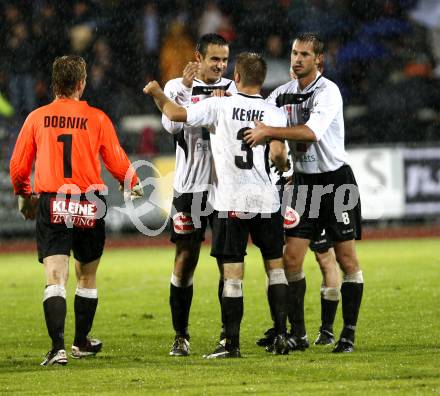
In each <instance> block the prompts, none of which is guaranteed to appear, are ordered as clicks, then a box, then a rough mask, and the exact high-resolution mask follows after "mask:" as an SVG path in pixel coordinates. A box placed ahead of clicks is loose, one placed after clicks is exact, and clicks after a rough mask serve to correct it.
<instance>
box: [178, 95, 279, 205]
mask: <svg viewBox="0 0 440 396" xmlns="http://www.w3.org/2000/svg"><path fill="white" fill-rule="evenodd" d="M187 112H188V118H187V124H188V125H191V126H193V127H195V126H198V127H206V128H208V130H209V131H210V132H211V149H212V155H213V158H214V163H213V175H212V184H213V188H212V190H211V191H210V196H209V201H210V203H211V205H212V206H213V208H214V209H215V210H218V211H237V212H250V213H274V212H276V211H277V210H278V209H279V207H280V203H279V197H278V193H277V189H276V187H275V186H274V184H273V183H272V182H271V179H270V176H269V174H270V170H269V163H268V155H267V154H268V150H269V146H268V145H258V146H257V147H254V148H250V147H249V146H248V145H247V144H245V142H244V141H243V137H244V132H245V131H246V130H248V129H250V128H254V127H255V124H254V122H253V120H259V121H262V122H264V123H265V124H267V125H270V126H280V127H282V126H286V125H287V120H286V116H285V115H284V112H283V111H282V110H281V109H278V108H277V107H276V106H273V105H270V104H269V103H267V102H265V101H264V100H263V98H262V97H261V96H260V95H252V96H250V95H245V94H243V93H240V92H239V93H238V94H236V95H233V96H230V97H222V98H219V97H216V98H209V99H206V100H204V101H202V102H200V103H197V104H195V105H194V106H189V107H188V108H187Z"/></svg>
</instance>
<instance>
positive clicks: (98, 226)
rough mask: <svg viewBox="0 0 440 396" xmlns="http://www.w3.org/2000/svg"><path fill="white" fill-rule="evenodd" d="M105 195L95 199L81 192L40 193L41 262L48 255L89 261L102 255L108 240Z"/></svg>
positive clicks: (37, 230)
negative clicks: (62, 195) (58, 194)
mask: <svg viewBox="0 0 440 396" xmlns="http://www.w3.org/2000/svg"><path fill="white" fill-rule="evenodd" d="M106 210H107V207H106V202H105V199H104V197H103V196H101V195H96V196H95V198H94V199H93V200H92V199H90V200H87V199H86V197H85V196H84V195H83V194H81V196H78V195H77V196H65V197H60V196H58V197H57V194H52V193H43V194H41V195H40V200H39V204H38V212H37V224H36V234H37V249H38V260H39V261H40V263H42V262H43V259H44V258H45V257H48V256H53V255H55V254H62V255H67V256H70V251H71V250H72V251H73V256H74V257H75V259H77V260H78V261H80V262H81V263H89V262H91V261H93V260H96V259H98V258H99V257H101V256H102V253H103V250H104V244H105V221H104V216H105V213H106Z"/></svg>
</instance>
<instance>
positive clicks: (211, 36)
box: [196, 33, 229, 57]
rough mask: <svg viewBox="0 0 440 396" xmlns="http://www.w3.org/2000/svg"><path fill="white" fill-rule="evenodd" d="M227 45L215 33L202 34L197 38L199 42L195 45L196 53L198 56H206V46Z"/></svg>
mask: <svg viewBox="0 0 440 396" xmlns="http://www.w3.org/2000/svg"><path fill="white" fill-rule="evenodd" d="M209 44H213V45H222V46H223V45H229V44H228V42H227V41H226V40H225V39H224V38H223V37H222V36H220V35H219V34H217V33H208V34H204V35H203V36H202V37H200V38H199V41H198V42H197V45H196V51H198V52H200V54H201V55H202V56H203V57H204V56H205V55H206V51H207V50H208V45H209Z"/></svg>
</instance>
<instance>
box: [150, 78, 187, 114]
mask: <svg viewBox="0 0 440 396" xmlns="http://www.w3.org/2000/svg"><path fill="white" fill-rule="evenodd" d="M143 92H144V94H146V95H150V96H151V97H153V99H154V103H156V106H157V108H158V109H159V110H160V111H161V112H162V113H163V114H165V115H166V116H167V117H168V118H169V119H170V120H171V121H177V122H186V118H187V113H186V109H185V108H184V107H181V106H179V105H177V104H175V103H174V102H173V101H172V100H170V99H169V98H168V97H167V96H166V95H165V94H164V92H163V91H162V88H161V87H160V85H159V83H158V82H157V81H150V82H149V83H148V84H147V85H146V86H145V87H144V89H143Z"/></svg>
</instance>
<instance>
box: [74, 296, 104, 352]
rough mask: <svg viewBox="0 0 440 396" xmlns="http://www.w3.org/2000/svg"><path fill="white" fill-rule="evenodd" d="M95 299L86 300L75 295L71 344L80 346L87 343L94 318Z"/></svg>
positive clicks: (96, 301) (96, 302)
mask: <svg viewBox="0 0 440 396" xmlns="http://www.w3.org/2000/svg"><path fill="white" fill-rule="evenodd" d="M97 305H98V299H97V298H86V297H82V296H78V295H77V294H75V301H74V308H75V339H74V341H73V344H74V345H76V346H82V345H84V344H85V343H86V342H87V335H88V334H89V332H90V330H91V329H92V325H93V319H94V317H95V312H96V306H97Z"/></svg>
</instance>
